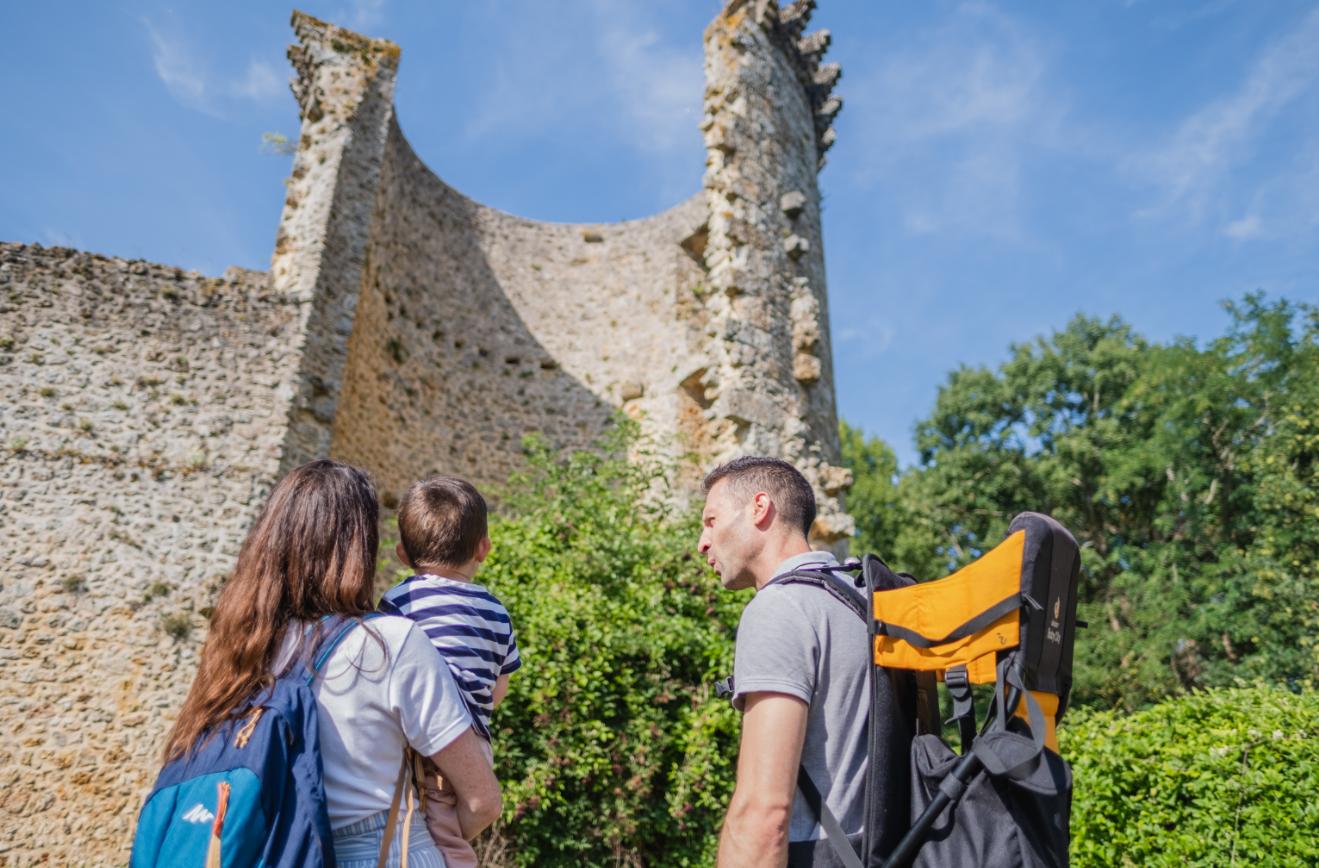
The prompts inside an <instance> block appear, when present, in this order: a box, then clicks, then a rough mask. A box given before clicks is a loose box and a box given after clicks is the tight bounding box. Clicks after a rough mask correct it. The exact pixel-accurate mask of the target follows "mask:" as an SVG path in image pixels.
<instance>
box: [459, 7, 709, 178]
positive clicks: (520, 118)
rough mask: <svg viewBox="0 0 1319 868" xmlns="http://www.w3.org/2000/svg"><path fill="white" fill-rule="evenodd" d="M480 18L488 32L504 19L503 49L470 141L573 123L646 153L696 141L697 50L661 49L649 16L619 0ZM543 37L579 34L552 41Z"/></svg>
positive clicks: (502, 10)
mask: <svg viewBox="0 0 1319 868" xmlns="http://www.w3.org/2000/svg"><path fill="white" fill-rule="evenodd" d="M481 14H482V15H483V17H486V18H487V26H489V22H491V21H492V20H493V19H498V28H499V30H500V32H501V43H502V44H501V46H500V47H501V54H500V56H498V57H494V58H491V60H490V69H491V80H490V83H489V85H488V89H487V92H486V93H485V94H484V95H483V98H482V100H481V103H480V105H481V109H480V110H479V111H478V112H477V113H476V114H475V115H474V116H473V117H472V118H471V120H470V121H469V123H468V125H467V134H468V136H469V137H471V138H473V139H476V138H482V137H488V136H498V135H505V136H519V137H521V136H532V135H535V134H536V133H537V131H538V130H543V129H546V128H552V127H555V126H560V125H561V124H562V120H563V118H565V117H571V116H574V115H577V116H582V117H588V116H589V117H591V118H592V121H594V122H600V123H599V125H600V126H608V127H609V128H610V129H611V133H610V135H611V136H615V137H617V138H619V139H621V140H623V141H624V142H626V143H627V144H628V145H629V146H631V147H633V148H635V149H637V150H641V151H647V152H658V153H672V152H676V151H679V150H681V149H684V148H687V147H688V146H689V145H691V143H692V142H693V141H699V133H698V132H697V123H698V121H699V118H700V105H701V95H702V93H703V90H704V78H703V74H702V71H701V62H702V50H701V45H700V43H699V42H695V41H691V42H688V43H685V44H683V45H682V46H681V47H674V46H672V45H668V44H665V41H664V40H663V38H662V37H661V35H660V33H659V32H658V30H657V28H656V27H655V26H654V23H653V22H652V21H651V19H650V17H649V16H651V15H653V14H654V10H653V9H652V8H650V7H645V6H641V5H639V4H636V3H627V2H621V0H595V2H593V3H591V4H589V5H586V4H584V5H582V6H554V7H552V8H551V7H546V6H545V5H544V4H536V3H527V4H522V3H515V4H506V3H505V4H501V3H492V4H491V5H489V6H486V7H484V8H483V10H482V13H481ZM545 16H553V17H554V19H555V21H554V22H553V23H551V22H548V21H546V20H544V18H545ZM547 31H552V32H563V31H568V32H571V33H574V34H575V36H574V38H573V39H572V40H571V41H564V40H547V39H546V38H545V33H546V32H547ZM593 125H594V124H593ZM688 180H690V179H688Z"/></svg>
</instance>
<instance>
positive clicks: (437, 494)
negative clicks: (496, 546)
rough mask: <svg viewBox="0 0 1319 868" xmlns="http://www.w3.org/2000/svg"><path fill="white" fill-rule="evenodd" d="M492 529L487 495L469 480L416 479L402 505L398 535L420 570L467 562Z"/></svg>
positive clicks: (399, 510) (447, 478)
mask: <svg viewBox="0 0 1319 868" xmlns="http://www.w3.org/2000/svg"><path fill="white" fill-rule="evenodd" d="M488 532H489V527H488V525H487V522H486V505H485V498H483V497H481V493H480V492H479V491H477V490H476V486H474V485H472V483H470V482H468V481H466V480H465V479H458V478H457V477H454V476H431V477H428V478H426V479H423V480H421V481H420V482H414V483H413V484H412V487H411V488H409V489H408V493H407V494H405V495H403V502H402V503H400V504H399V507H398V534H399V537H400V538H401V540H402V543H403V551H405V552H407V553H408V559H409V560H411V561H412V566H413V567H414V568H416V569H421V567H422V565H423V564H424V565H425V566H428V567H456V566H459V565H461V564H465V563H467V562H468V561H470V560H471V559H472V558H474V557H476V549H477V547H478V546H480V545H481V540H482V539H484V538H485V537H486V536H487V535H488Z"/></svg>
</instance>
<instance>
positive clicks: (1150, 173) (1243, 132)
mask: <svg viewBox="0 0 1319 868" xmlns="http://www.w3.org/2000/svg"><path fill="white" fill-rule="evenodd" d="M1317 89H1319V9H1316V10H1314V11H1313V12H1311V13H1310V14H1309V15H1307V16H1306V17H1305V18H1304V19H1303V20H1302V21H1301V22H1300V24H1299V26H1297V27H1295V28H1293V29H1292V30H1291V32H1290V33H1288V34H1287V35H1286V36H1283V37H1281V38H1280V39H1278V40H1277V41H1275V42H1274V43H1273V44H1271V45H1270V46H1268V47H1267V48H1266V49H1265V50H1264V51H1263V52H1262V54H1261V55H1260V57H1259V58H1258V60H1256V62H1255V63H1254V65H1253V66H1252V67H1251V69H1250V71H1249V72H1248V73H1247V74H1246V76H1245V79H1244V81H1242V83H1241V84H1240V86H1239V87H1237V88H1236V89H1235V90H1234V91H1233V92H1232V93H1230V94H1228V95H1227V96H1224V97H1222V98H1220V99H1217V100H1214V101H1213V102H1211V103H1210V104H1209V105H1207V106H1205V107H1204V108H1202V109H1200V110H1199V111H1197V112H1195V113H1194V114H1193V115H1191V116H1190V117H1188V118H1186V119H1185V120H1184V121H1182V122H1181V123H1180V124H1179V125H1178V127H1177V130H1176V132H1175V133H1174V134H1173V135H1172V136H1171V137H1170V139H1169V140H1168V141H1166V142H1165V143H1163V144H1162V145H1160V146H1158V147H1156V148H1154V149H1151V150H1149V151H1146V152H1144V153H1141V154H1138V155H1137V156H1136V157H1134V158H1133V159H1132V160H1130V161H1129V162H1128V165H1127V167H1126V168H1127V169H1128V170H1129V171H1130V172H1131V173H1132V174H1133V175H1135V176H1136V177H1139V178H1142V179H1144V180H1146V181H1147V182H1149V183H1151V184H1153V185H1154V186H1155V187H1156V188H1157V189H1159V191H1160V194H1159V196H1158V198H1157V200H1156V201H1155V202H1154V203H1152V204H1151V205H1150V206H1149V207H1147V208H1146V209H1144V210H1143V211H1141V212H1140V216H1143V217H1169V216H1185V217H1189V218H1190V219H1192V220H1196V221H1198V220H1201V219H1206V218H1211V219H1213V218H1217V217H1218V215H1219V214H1220V212H1221V211H1222V210H1223V209H1224V208H1225V207H1227V206H1228V201H1227V200H1230V199H1231V198H1232V197H1233V196H1234V194H1235V193H1236V192H1237V189H1238V187H1239V179H1238V177H1237V173H1238V172H1239V170H1240V169H1241V168H1242V166H1244V165H1245V164H1248V163H1249V162H1250V161H1251V160H1252V159H1253V158H1254V157H1255V156H1256V152H1257V150H1258V148H1259V145H1260V143H1261V141H1263V140H1264V139H1265V136H1266V133H1267V132H1268V130H1269V128H1270V127H1271V126H1272V125H1273V124H1274V123H1275V122H1276V121H1277V120H1278V119H1279V118H1280V116H1282V115H1284V114H1285V113H1286V112H1287V111H1288V110H1289V109H1290V108H1291V107H1292V106H1293V104H1294V103H1296V102H1297V100H1299V99H1301V98H1302V97H1306V96H1313V95H1315V94H1316V92H1317ZM1277 179H1278V173H1276V172H1275V173H1273V174H1272V179H1271V180H1269V179H1266V180H1264V181H1262V182H1260V183H1259V184H1258V185H1257V189H1256V191H1255V194H1254V195H1256V196H1258V195H1260V194H1261V193H1265V192H1267V190H1268V189H1269V188H1273V189H1274V191H1275V192H1283V191H1282V190H1280V189H1279V185H1278V184H1277V183H1276V181H1277ZM1223 231H1224V233H1225V234H1227V235H1228V236H1229V237H1232V238H1237V239H1244V238H1251V237H1257V236H1259V235H1261V234H1262V232H1263V230H1262V224H1261V220H1260V218H1259V217H1258V216H1257V215H1256V216H1253V217H1252V216H1247V217H1243V218H1238V219H1237V220H1235V221H1232V222H1231V223H1229V224H1228V225H1227V226H1225V228H1224V230H1223Z"/></svg>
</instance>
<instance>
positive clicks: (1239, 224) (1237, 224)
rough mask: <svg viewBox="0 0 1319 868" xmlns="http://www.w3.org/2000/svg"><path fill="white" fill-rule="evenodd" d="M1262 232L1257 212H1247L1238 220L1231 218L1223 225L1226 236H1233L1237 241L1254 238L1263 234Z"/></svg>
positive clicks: (1262, 228)
mask: <svg viewBox="0 0 1319 868" xmlns="http://www.w3.org/2000/svg"><path fill="white" fill-rule="evenodd" d="M1263 232H1264V227H1263V224H1262V223H1261V222H1260V219H1259V215H1257V214H1248V215H1246V216H1245V217H1242V218H1241V219H1240V220H1233V221H1232V222H1231V223H1229V224H1227V225H1226V226H1224V227H1223V234H1224V235H1226V236H1227V237H1228V238H1234V239H1236V240H1237V241H1245V240H1246V239H1248V238H1256V237H1258V236H1260V235H1261V234H1263Z"/></svg>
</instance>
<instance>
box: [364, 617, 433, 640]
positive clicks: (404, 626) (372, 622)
mask: <svg viewBox="0 0 1319 868" xmlns="http://www.w3.org/2000/svg"><path fill="white" fill-rule="evenodd" d="M362 624H363V626H364V627H365V628H366V629H367V630H368V631H373V632H376V633H378V634H380V637H381V638H382V639H384V640H385V644H387V645H389V646H390V647H391V648H397V647H399V646H401V645H403V644H404V643H405V642H407V641H408V637H409V636H410V635H412V633H413V631H416V632H418V633H421V630H420V628H418V627H417V624H416V622H415V621H413V620H412V619H411V618H405V617H403V616H402V615H386V614H383V613H373V614H372V615H371V616H370V617H369V618H363V619H362ZM421 635H422V638H423V639H424V638H425V634H424V633H421Z"/></svg>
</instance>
